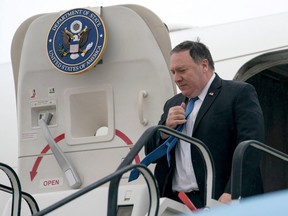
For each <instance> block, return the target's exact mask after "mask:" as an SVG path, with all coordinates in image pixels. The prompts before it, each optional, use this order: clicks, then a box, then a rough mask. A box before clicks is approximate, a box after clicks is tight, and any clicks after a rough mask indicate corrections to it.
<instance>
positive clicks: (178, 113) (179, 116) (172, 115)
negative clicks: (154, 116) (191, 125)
mask: <svg viewBox="0 0 288 216" xmlns="http://www.w3.org/2000/svg"><path fill="white" fill-rule="evenodd" d="M185 107H186V105H185V103H184V102H182V104H181V105H180V106H174V107H171V108H170V109H169V112H168V116H167V119H166V123H165V126H167V127H169V128H173V129H175V128H176V127H177V126H178V125H180V124H184V123H185V122H186V119H185Z"/></svg>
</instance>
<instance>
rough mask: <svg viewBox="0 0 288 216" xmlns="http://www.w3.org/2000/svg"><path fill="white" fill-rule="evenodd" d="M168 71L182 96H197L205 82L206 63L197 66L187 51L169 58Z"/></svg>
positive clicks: (205, 61) (204, 61)
mask: <svg viewBox="0 0 288 216" xmlns="http://www.w3.org/2000/svg"><path fill="white" fill-rule="evenodd" d="M170 71H171V72H172V74H173V77H174V81H175V83H176V85H177V86H178V88H179V89H180V91H181V92H182V94H183V95H184V96H186V97H188V98H192V97H195V96H198V95H199V94H200V93H201V91H202V90H203V88H204V87H205V85H206V83H207V82H208V80H209V78H208V80H207V71H208V61H207V60H203V61H202V62H201V63H199V64H197V63H196V62H195V61H194V60H193V59H192V57H191V56H190V54H189V50H186V51H181V52H177V53H173V54H172V55H171V57H170Z"/></svg>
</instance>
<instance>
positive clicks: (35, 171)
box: [30, 133, 65, 181]
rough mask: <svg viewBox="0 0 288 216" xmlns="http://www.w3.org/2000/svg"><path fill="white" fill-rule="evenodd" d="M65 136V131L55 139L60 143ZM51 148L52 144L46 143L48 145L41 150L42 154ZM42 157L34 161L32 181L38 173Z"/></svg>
mask: <svg viewBox="0 0 288 216" xmlns="http://www.w3.org/2000/svg"><path fill="white" fill-rule="evenodd" d="M64 138H65V134H64V133H63V134H61V135H59V136H57V137H56V138H55V139H54V141H55V142H56V143H58V142H59V141H61V140H63V139H64ZM49 150H50V146H49V145H46V146H45V147H44V148H43V150H42V151H41V154H46V153H47V152H48V151H49ZM42 159H43V157H42V156H39V157H37V159H36V161H35V163H34V165H33V168H32V170H31V171H30V179H31V181H33V179H34V178H35V176H36V175H37V169H38V167H39V165H40V162H41V160H42Z"/></svg>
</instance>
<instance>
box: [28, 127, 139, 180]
mask: <svg viewBox="0 0 288 216" xmlns="http://www.w3.org/2000/svg"><path fill="white" fill-rule="evenodd" d="M115 133H116V136H118V137H119V138H121V139H122V140H123V141H124V142H125V143H126V144H127V145H129V148H130V149H132V145H133V142H132V141H131V140H130V139H129V138H128V137H127V136H126V135H125V134H124V133H122V132H121V131H119V130H117V129H116V131H115ZM63 139H65V134H64V133H63V134H60V135H59V136H57V137H56V138H55V139H54V141H55V142H56V143H58V142H59V141H61V140H63ZM49 150H50V146H49V145H48V144H47V145H46V146H45V147H44V148H43V150H42V151H41V154H46V153H47V152H48V151H49ZM42 159H43V156H38V157H37V159H36V161H35V163H34V165H33V168H32V170H31V171H30V179H31V181H33V180H34V178H35V176H36V175H37V169H38V167H39V165H40V162H41V161H42ZM134 159H135V163H136V164H138V163H140V157H139V155H137V156H136V157H135V158H134Z"/></svg>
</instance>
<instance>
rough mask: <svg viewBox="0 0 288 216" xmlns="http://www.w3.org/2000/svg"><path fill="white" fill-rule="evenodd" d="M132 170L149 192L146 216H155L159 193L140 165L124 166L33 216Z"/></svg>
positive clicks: (149, 173)
mask: <svg viewBox="0 0 288 216" xmlns="http://www.w3.org/2000/svg"><path fill="white" fill-rule="evenodd" d="M132 169H138V170H139V172H140V173H141V174H142V175H143V176H144V178H145V180H146V182H147V185H148V190H149V196H150V206H149V211H148V215H157V213H158V209H159V192H158V187H157V185H156V181H155V179H154V176H153V173H152V172H151V171H150V170H149V169H148V168H147V167H146V166H144V165H142V164H132V165H129V166H125V167H123V168H121V169H118V170H116V171H115V172H113V173H112V174H110V175H108V176H106V177H104V178H102V179H100V180H98V181H96V182H94V183H92V184H90V185H88V186H87V187H85V188H83V189H80V190H78V191H77V192H75V193H73V194H71V195H69V196H67V197H65V198H64V199H62V200H60V201H58V202H56V203H54V204H52V205H50V206H48V207H46V208H45V209H43V210H41V211H39V212H37V213H36V214H34V216H40V215H46V214H48V213H50V212H52V211H54V210H56V209H58V208H59V207H61V206H63V205H65V204H67V203H69V202H71V201H72V200H74V199H76V198H78V197H80V196H82V195H84V194H86V193H88V192H90V191H91V190H93V189H96V188H97V187H99V186H101V185H103V184H105V183H107V182H109V181H111V180H113V179H114V178H117V177H118V176H120V178H121V177H122V175H123V174H124V173H126V172H128V171H129V170H132ZM117 188H118V185H117ZM109 208H110V205H109V202H108V207H107V209H108V210H109ZM151 212H153V214H150V213H151ZM110 215H111V214H110ZM115 215H116V214H115ZM115 215H113V216H115ZM108 216H109V213H108Z"/></svg>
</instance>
